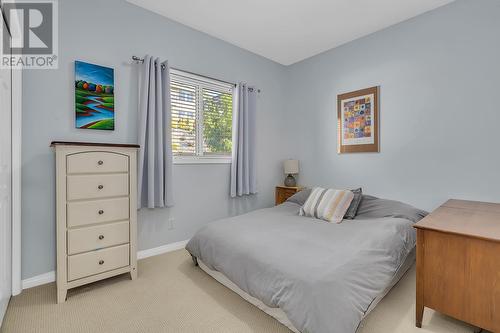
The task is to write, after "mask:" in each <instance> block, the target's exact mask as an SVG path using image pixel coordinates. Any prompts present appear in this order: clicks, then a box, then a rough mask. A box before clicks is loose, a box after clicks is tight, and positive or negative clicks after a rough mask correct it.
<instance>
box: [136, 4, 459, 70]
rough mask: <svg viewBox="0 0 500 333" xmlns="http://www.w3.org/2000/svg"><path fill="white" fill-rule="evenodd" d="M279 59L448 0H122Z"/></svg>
mask: <svg viewBox="0 0 500 333" xmlns="http://www.w3.org/2000/svg"><path fill="white" fill-rule="evenodd" d="M127 1H128V2H130V3H133V4H135V5H138V6H140V7H143V8H146V9H148V10H151V11H153V12H156V13H158V14H160V15H163V16H166V17H168V18H170V19H172V20H174V21H177V22H179V23H182V24H184V25H187V26H189V27H192V28H194V29H196V30H199V31H202V32H205V33H207V34H209V35H212V36H214V37H217V38H220V39H222V40H225V41H226V42H229V43H231V44H234V45H237V46H239V47H241V48H244V49H246V50H248V51H251V52H254V53H257V54H259V55H261V56H263V57H266V58H269V59H271V60H274V61H276V62H279V63H281V64H283V65H290V64H293V63H295V62H297V61H300V60H303V59H306V58H309V57H311V56H313V55H316V54H318V53H321V52H323V51H326V50H329V49H331V48H334V47H336V46H339V45H341V44H344V43H347V42H349V41H352V40H354V39H357V38H360V37H362V36H366V35H368V34H370V33H373V32H375V31H378V30H381V29H383V28H386V27H388V26H391V25H393V24H396V23H399V22H401V21H404V20H407V19H409V18H411V17H414V16H417V15H419V14H422V13H424V12H427V11H430V10H432V9H435V8H437V7H440V6H442V5H445V4H447V3H450V2H452V1H453V0H250V1H241V0H240V1H237V0H164V1H158V0H127Z"/></svg>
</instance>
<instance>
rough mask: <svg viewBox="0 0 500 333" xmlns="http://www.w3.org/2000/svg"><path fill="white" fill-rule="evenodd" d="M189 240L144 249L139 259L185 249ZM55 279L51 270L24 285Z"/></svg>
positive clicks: (138, 255) (31, 278) (138, 253)
mask: <svg viewBox="0 0 500 333" xmlns="http://www.w3.org/2000/svg"><path fill="white" fill-rule="evenodd" d="M188 242H189V239H188V240H184V241H180V242H175V243H170V244H166V245H162V246H158V247H154V248H152V249H147V250H142V251H139V252H137V259H138V260H141V259H145V258H149V257H152V256H157V255H159V254H163V253H167V252H172V251H177V250H180V249H183V248H184V247H185V246H186V244H187V243H188ZM55 280H56V272H55V271H51V272H47V273H44V274H40V275H36V276H33V277H30V278H28V279H24V280H23V281H22V287H23V289H29V288H33V287H36V286H41V285H42V284H47V283H51V282H54V281H55Z"/></svg>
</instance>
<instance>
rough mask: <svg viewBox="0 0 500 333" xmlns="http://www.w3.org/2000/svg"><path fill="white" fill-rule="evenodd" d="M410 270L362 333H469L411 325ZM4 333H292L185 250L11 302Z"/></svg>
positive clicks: (444, 324)
mask: <svg viewBox="0 0 500 333" xmlns="http://www.w3.org/2000/svg"><path fill="white" fill-rule="evenodd" d="M414 286H415V271H414V269H412V270H410V271H409V272H408V273H407V274H406V276H405V277H404V278H403V279H402V280H401V281H400V283H399V284H398V285H397V286H396V287H395V288H394V289H393V290H392V291H391V292H390V293H389V295H388V296H387V297H386V298H384V300H383V301H382V302H381V303H380V304H379V305H378V306H377V308H375V310H374V311H373V312H372V313H371V314H370V316H369V317H368V318H367V320H366V322H365V323H364V327H362V328H361V329H360V330H359V332H360V333H391V332H403V333H407V332H408V333H412V332H418V333H428V332H453V333H461V332H473V328H472V327H470V326H467V325H465V324H463V323H461V322H459V321H456V320H453V319H451V318H448V317H446V316H443V315H440V314H437V313H434V312H432V311H431V310H428V309H427V310H426V312H425V315H424V326H423V328H422V329H417V328H415V325H414V299H415V288H414ZM0 331H1V332H2V333H11V332H16V333H30V332H36V333H42V332H50V333H57V332H64V333H67V332H93V333H94V332H122V333H123V332H231V333H234V332H273V333H274V332H276V333H277V332H290V331H289V330H288V329H287V328H286V327H284V326H282V325H281V324H280V323H278V322H277V321H276V320H274V319H273V318H271V317H269V316H268V315H266V314H265V313H263V312H261V311H260V310H258V309H257V308H255V307H254V306H253V305H251V304H249V303H247V302H246V301H244V300H243V299H242V298H240V297H239V296H238V295H237V294H235V293H233V292H232V291H230V290H229V289H227V288H226V287H224V286H222V285H221V284H219V283H218V282H216V281H215V280H213V279H212V278H211V277H210V276H208V275H207V274H206V273H205V272H203V271H202V270H201V269H199V268H198V267H194V265H193V264H192V262H191V258H190V257H189V255H188V254H187V252H186V251H184V250H181V251H175V252H171V253H167V254H164V255H161V256H156V257H152V258H148V259H144V260H141V261H140V262H139V278H138V279H137V280H136V281H130V280H129V279H128V277H127V276H120V277H116V278H112V279H109V280H107V281H101V282H97V283H94V284H92V285H88V286H85V287H81V288H77V289H74V290H72V291H69V293H68V300H67V301H66V303H64V304H59V305H58V304H56V289H55V284H53V283H52V284H48V285H44V286H40V287H36V288H32V289H28V290H25V291H24V292H23V293H22V294H21V295H19V296H16V297H14V298H12V300H11V301H10V305H9V308H8V310H7V313H6V315H5V318H4V322H3V326H2V328H1V330H0Z"/></svg>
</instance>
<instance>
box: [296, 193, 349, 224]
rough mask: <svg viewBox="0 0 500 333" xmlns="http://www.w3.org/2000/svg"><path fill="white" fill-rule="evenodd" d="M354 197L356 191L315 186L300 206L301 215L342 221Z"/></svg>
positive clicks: (337, 221)
mask: <svg viewBox="0 0 500 333" xmlns="http://www.w3.org/2000/svg"><path fill="white" fill-rule="evenodd" d="M353 198H354V193H352V191H350V190H335V189H324V188H321V187H315V188H313V190H312V191H311V194H310V195H309V198H307V200H306V202H305V203H304V205H303V206H302V207H301V208H300V215H301V216H310V217H315V218H317V219H322V220H325V221H328V222H333V223H340V222H342V219H343V218H344V215H345V213H346V212H347V210H348V209H349V205H350V204H351V201H352V199H353Z"/></svg>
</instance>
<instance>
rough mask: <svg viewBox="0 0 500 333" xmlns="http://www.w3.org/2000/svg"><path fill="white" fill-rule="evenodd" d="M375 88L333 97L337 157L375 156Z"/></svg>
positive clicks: (376, 90)
mask: <svg viewBox="0 0 500 333" xmlns="http://www.w3.org/2000/svg"><path fill="white" fill-rule="evenodd" d="M378 95H379V87H372V88H367V89H362V90H357V91H353V92H350V93H346V94H341V95H338V96H337V118H338V153H339V154H342V153H366V152H379V131H378V130H379V124H378V117H379V111H378Z"/></svg>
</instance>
